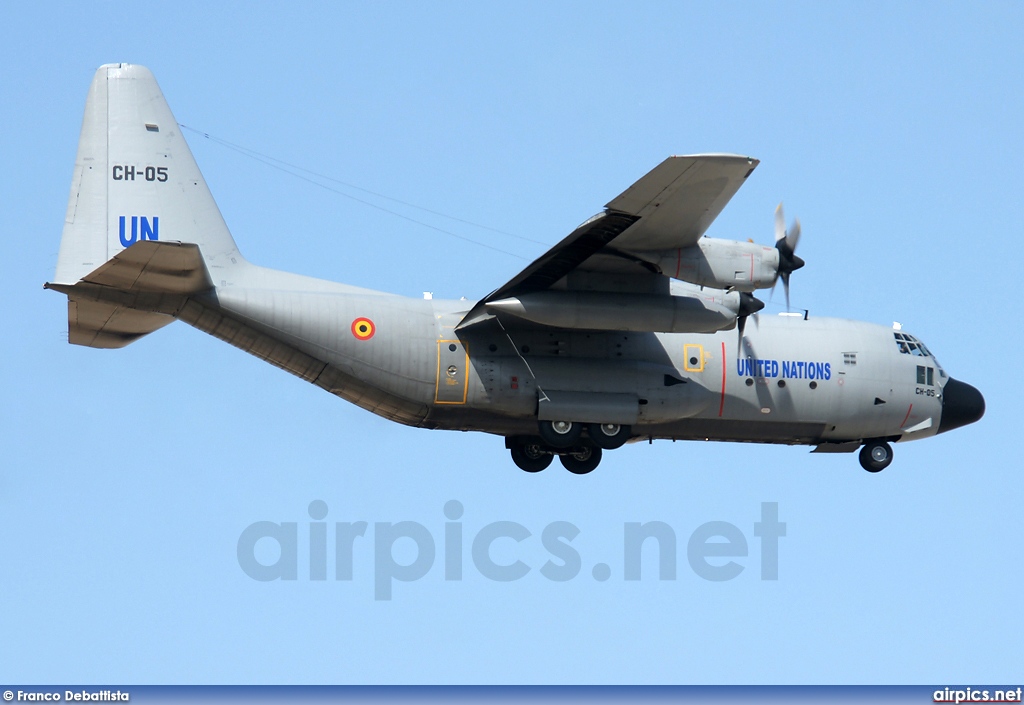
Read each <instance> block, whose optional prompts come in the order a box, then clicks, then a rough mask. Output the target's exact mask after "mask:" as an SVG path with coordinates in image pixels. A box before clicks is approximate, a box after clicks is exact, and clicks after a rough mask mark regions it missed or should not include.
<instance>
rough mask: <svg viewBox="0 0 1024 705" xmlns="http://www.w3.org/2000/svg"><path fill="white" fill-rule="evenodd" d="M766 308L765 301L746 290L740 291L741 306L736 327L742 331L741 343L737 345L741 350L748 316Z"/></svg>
mask: <svg viewBox="0 0 1024 705" xmlns="http://www.w3.org/2000/svg"><path fill="white" fill-rule="evenodd" d="M762 308H764V301H761V299H759V298H757V297H756V296H754V295H753V294H751V293H748V292H746V291H741V292H740V308H739V311H738V312H737V314H736V327H737V328H738V329H739V333H740V344H739V345H738V346H737V347H736V350H737V351H739V350H740V349H741V348H742V347H743V329H744V327H746V325H747V316H749V315H750V314H752V313H757V312H758V311H760V310H761V309H762Z"/></svg>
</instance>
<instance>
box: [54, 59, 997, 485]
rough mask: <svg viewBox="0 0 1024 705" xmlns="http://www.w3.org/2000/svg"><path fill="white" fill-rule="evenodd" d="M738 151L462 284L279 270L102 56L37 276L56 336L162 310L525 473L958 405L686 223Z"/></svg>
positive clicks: (921, 354) (913, 369)
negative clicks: (44, 273) (520, 264)
mask: <svg viewBox="0 0 1024 705" xmlns="http://www.w3.org/2000/svg"><path fill="white" fill-rule="evenodd" d="M757 165H758V160H756V159H753V158H751V157H746V156H740V155H731V154H700V155H692V156H674V157H669V158H668V159H666V160H665V161H663V162H662V163H660V164H659V165H658V166H656V167H655V168H654V169H652V170H651V171H650V172H649V173H647V174H646V175H645V176H643V177H642V178H640V180H638V181H637V182H636V183H634V184H633V185H632V186H630V187H629V188H628V189H626V190H625V191H624V192H623V193H621V194H620V195H619V196H617V197H615V198H614V199H612V200H611V201H610V202H609V203H608V204H607V205H606V206H605V208H604V209H603V210H602V211H601V212H600V213H598V214H597V215H595V216H594V217H592V218H590V219H589V220H587V221H585V222H584V223H583V224H582V225H580V226H579V227H578V228H576V230H574V231H573V232H572V233H570V234H569V235H568V236H567V237H565V238H564V239H563V240H562V241H561V242H559V243H558V244H556V245H555V246H554V247H552V248H551V249H549V250H548V251H547V252H545V253H544V254H543V255H541V256H540V257H539V258H538V259H536V260H535V261H534V262H532V263H531V264H530V265H529V266H527V267H526V268H525V269H524V270H523V271H522V272H520V273H519V274H517V275H516V276H515V277H513V278H512V279H511V280H510V281H508V282H507V283H505V284H503V285H502V286H500V287H498V288H497V289H495V290H494V291H492V292H491V293H489V294H487V295H486V296H484V297H483V298H481V299H480V300H479V301H465V300H459V301H452V300H440V299H434V298H432V297H428V296H427V295H424V298H423V299H416V298H407V297H402V296H398V295H394V294H388V293H383V292H379V291H373V290H369V289H363V288H358V287H354V286H349V285H346V284H339V283H333V282H328V281H324V280H320V279H314V278H311V277H306V276H301V275H298V274H291V273H288V272H283V271H277V270H273V269H268V268H265V267H261V266H257V265H255V264H252V263H250V262H249V261H247V260H246V259H245V258H244V257H242V255H241V253H240V252H239V250H238V247H237V246H236V245H235V241H234V239H233V238H232V236H231V234H230V232H229V230H228V228H227V225H226V224H225V222H224V219H223V217H222V216H221V213H220V211H219V210H218V208H217V205H216V203H215V202H214V199H213V196H212V194H211V193H210V191H209V189H208V187H207V185H206V182H205V181H204V180H203V177H202V175H201V174H200V172H199V168H198V166H197V165H196V162H195V160H194V159H193V157H192V154H191V152H190V150H189V148H188V145H187V143H186V142H185V139H184V137H183V136H182V134H181V130H180V128H179V125H178V123H177V122H176V121H175V119H174V116H173V115H172V114H171V110H170V108H169V107H168V105H167V102H166V101H165V99H164V96H163V94H162V93H161V91H160V88H159V87H158V85H157V83H156V80H155V79H154V77H153V75H152V73H150V71H149V70H148V69H146V68H144V67H142V66H138V65H132V64H125V63H121V64H107V65H104V66H102V67H100V68H99V69H98V70H97V72H96V74H95V77H94V79H93V81H92V84H91V87H90V89H89V94H88V97H87V100H86V107H85V116H84V119H83V123H82V130H81V135H80V139H79V144H78V153H77V158H76V161H75V168H74V175H73V178H72V186H71V193H70V198H69V201H68V208H67V215H66V218H65V224H64V229H63V234H62V238H61V244H60V251H59V254H58V259H57V267H56V273H55V275H54V280H53V281H52V282H48V283H46V284H45V285H44V288H47V289H52V290H55V291H58V292H60V293H63V294H66V295H67V297H68V341H69V342H70V343H72V344H75V345H84V346H89V347H94V348H121V347H124V346H126V345H128V344H130V343H132V342H134V341H136V340H138V339H139V338H141V337H143V336H145V335H147V334H149V333H151V332H153V331H155V330H157V329H159V328H161V327H163V326H165V325H167V324H169V323H171V322H173V321H175V320H181V321H184V322H185V323H187V324H189V325H191V326H194V327H195V328H197V329H199V330H201V331H203V332H205V333H208V334H210V335H213V336H215V337H217V338H220V339H221V340H223V341H225V342H228V343H230V344H231V345H234V346H235V347H237V348H240V349H241V350H244V351H245V352H248V353H251V354H252V355H255V356H256V357H259V358H261V359H263V360H266V361H267V362H269V363H271V364H273V365H276V366H277V367H280V368H282V369H284V370H286V371H288V372H290V373H292V374H293V375H296V376H297V377H299V378H301V379H303V380H305V381H307V382H310V383H312V384H315V385H317V386H318V387H321V388H322V389H324V390H326V391H328V392H330V393H331V394H335V395H337V396H339V397H341V398H342V399H345V400H347V401H349V402H352V403H353V404H356V405H358V406H360V407H362V408H363V409H366V410H368V411H370V412H372V413H374V414H378V415H379V416H382V417H384V418H387V419H390V420H392V421H397V422H399V423H402V424H407V425H409V426H416V427H421V428H428V429H446V430H459V431H481V432H484V433H490V434H494V435H497V436H501V437H503V438H504V439H505V447H506V448H507V449H508V450H509V451H510V452H511V456H512V460H513V461H514V463H515V464H516V465H517V466H518V467H519V468H521V469H522V470H525V471H527V472H539V471H541V470H544V469H545V468H546V467H548V466H549V465H550V464H551V463H552V461H553V458H554V457H556V456H557V457H558V458H559V459H560V461H561V463H562V465H563V466H564V467H565V468H566V469H567V470H569V471H570V472H572V473H575V474H580V475H582V474H586V473H589V472H590V471H592V470H594V469H595V468H596V467H597V465H598V463H599V462H600V461H601V457H602V451H610V450H613V449H616V448H619V447H621V446H622V445H623V444H625V443H628V442H637V441H649V442H653V441H654V440H656V439H671V440H705V441H739V442H754V443H774V444H789V445H808V446H814V450H813V452H820V453H853V452H856V451H857V450H858V449H860V454H859V459H860V463H861V465H862V466H863V467H864V469H866V470H868V471H870V472H878V471H880V470H883V469H884V468H886V467H887V466H888V465H889V464H890V463H891V462H892V459H893V450H892V446H891V443H894V442H897V441H898V442H904V441H910V440H916V439H921V438H927V437H929V436H933V435H935V434H938V433H943V432H946V431H950V430H952V429H955V428H959V427H961V426H964V425H967V424H970V423H973V422H975V421H978V420H979V419H980V418H981V417H982V415H983V414H984V412H985V400H984V398H983V396H982V394H981V393H980V392H979V391H978V390H977V389H976V388H974V387H972V386H971V385H969V384H966V383H964V382H961V381H959V380H956V379H954V378H952V377H950V376H948V375H947V373H946V371H945V370H944V369H943V367H942V366H941V365H939V363H938V361H937V360H936V359H935V356H934V355H933V354H932V352H931V351H930V350H929V349H928V348H927V347H926V346H925V344H924V343H923V342H921V341H920V340H919V339H917V338H916V337H914V336H913V335H910V334H909V333H906V332H904V331H903V330H901V327H900V326H899V325H894V326H893V327H892V328H889V327H885V326H880V325H875V324H871V323H865V322H858V321H850V320H841V319H833V318H819V317H816V316H810V315H809V314H807V313H806V312H804V313H802V314H801V313H792V312H789V311H787V313H786V314H782V315H778V316H769V315H766V314H762V313H761V310H762V309H763V307H764V303H763V302H762V301H760V300H759V299H757V298H756V297H755V296H754V292H755V291H758V290H761V289H774V287H775V285H776V283H777V282H778V280H779V279H781V280H782V283H783V288H784V290H785V293H786V300H787V309H788V308H789V307H788V301H789V282H790V276H791V274H792V273H793V272H795V271H797V270H798V269H800V268H801V267H802V266H803V265H804V261H803V260H802V259H801V258H800V257H798V256H797V255H796V248H797V245H798V242H799V239H800V226H799V221H797V222H796V223H794V225H793V226H791V227H790V228H789V229H787V228H786V227H785V219H784V217H783V214H782V209H781V206H780V207H779V209H778V210H777V211H776V213H775V230H776V242H775V244H774V246H766V245H759V244H756V243H754V242H752V241H745V242H734V241H729V240H722V239H713V238H709V237H706V236H705V232H706V231H707V229H708V227H709V226H710V225H711V224H712V222H713V221H714V220H715V218H716V217H717V216H718V214H719V213H720V212H721V211H722V209H723V208H724V207H725V205H726V204H727V203H728V202H729V200H730V199H731V198H732V196H733V195H734V194H735V193H736V191H737V190H738V189H739V188H740V186H742V185H743V183H744V182H745V181H746V179H747V178H748V177H749V176H750V175H751V173H752V172H753V171H754V169H755V168H756V167H757Z"/></svg>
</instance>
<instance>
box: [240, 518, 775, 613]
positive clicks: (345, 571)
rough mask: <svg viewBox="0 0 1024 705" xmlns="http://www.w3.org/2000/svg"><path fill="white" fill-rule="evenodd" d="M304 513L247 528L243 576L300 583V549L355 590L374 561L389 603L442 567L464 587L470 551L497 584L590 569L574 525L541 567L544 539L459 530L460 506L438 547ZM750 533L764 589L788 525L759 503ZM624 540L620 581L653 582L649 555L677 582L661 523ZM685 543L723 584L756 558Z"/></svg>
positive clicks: (726, 531) (697, 533) (408, 531)
mask: <svg viewBox="0 0 1024 705" xmlns="http://www.w3.org/2000/svg"><path fill="white" fill-rule="evenodd" d="M307 514H308V515H309V518H310V519H312V521H309V522H305V521H304V522H301V523H300V522H297V521H286V522H272V521H257V522H253V523H252V524H250V525H249V526H247V527H246V528H245V529H244V530H243V531H242V533H241V535H240V536H239V537H238V545H237V555H238V565H239V567H240V568H241V569H242V571H243V572H244V573H245V574H246V575H247V576H249V577H250V578H252V579H253V580H258V581H261V582H270V581H275V580H298V579H299V554H300V550H301V551H302V553H306V550H307V549H308V557H309V561H308V566H309V580H315V581H321V580H327V579H328V572H329V571H328V567H329V563H333V571H332V572H333V576H332V577H333V579H334V580H338V581H351V580H353V576H354V575H355V574H356V566H355V563H356V557H357V556H358V557H359V558H360V559H367V560H369V561H371V562H372V574H373V597H374V599H375V600H390V599H392V596H393V592H394V587H395V583H396V582H402V583H410V582H415V581H417V580H421V579H423V578H425V577H427V576H428V575H429V574H430V572H431V570H433V569H434V565H435V563H438V562H440V563H441V564H443V569H442V570H443V573H444V580H445V581H461V580H462V579H463V575H464V571H465V569H466V567H467V560H466V558H467V556H466V553H467V551H466V549H467V548H468V554H469V556H468V558H469V561H468V565H471V566H472V568H473V569H474V570H476V572H477V573H478V574H479V575H481V576H482V577H483V578H485V579H487V580H492V581H495V582H504V583H507V582H514V581H517V580H522V579H524V578H527V576H529V575H530V574H531V573H534V572H536V574H539V575H540V576H541V577H542V578H543V579H545V580H550V581H553V582H567V581H570V580H574V579H576V578H577V577H579V576H580V574H581V573H582V572H583V569H584V559H583V556H581V555H580V551H579V550H577V546H575V545H574V544H573V542H574V541H576V540H577V539H578V537H579V536H580V533H581V532H580V529H579V527H577V526H576V525H575V524H573V523H572V522H569V521H552V522H549V523H548V524H546V525H545V526H544V527H543V528H542V529H541V531H540V533H539V541H540V546H541V547H542V548H543V550H544V553H543V554H541V556H540V558H537V557H536V555H532V557H531V555H528V554H537V552H538V551H537V550H536V549H537V546H536V541H537V539H538V535H536V534H535V533H534V532H533V531H531V530H530V529H529V528H527V527H526V526H524V525H523V524H520V523H518V522H515V521H493V522H490V523H488V524H484V525H482V526H479V527H477V526H475V525H466V523H465V522H463V521H462V519H463V515H464V514H465V508H464V507H463V505H462V503H461V502H459V501H457V500H451V501H449V502H447V503H446V504H445V505H444V509H443V514H444V519H445V520H446V521H444V522H443V526H439V527H437V529H438V531H437V535H438V536H440V537H441V538H440V540H438V539H436V538H435V533H433V532H431V530H430V529H429V528H428V527H427V526H425V525H423V524H421V523H419V522H416V521H399V522H385V521H378V522H374V523H373V529H372V532H370V523H369V522H367V521H337V522H333V525H329V523H328V522H327V521H325V519H326V518H327V514H328V506H327V503H326V502H324V501H322V500H319V499H317V500H313V501H312V502H310V503H309V507H308V508H307ZM438 523H439V524H440V523H441V522H440V521H439V522H438ZM752 524H753V526H752V529H753V531H752V536H753V538H755V539H757V540H758V543H759V545H758V547H757V550H756V552H757V553H758V554H759V555H758V556H756V557H755V559H759V563H760V577H761V580H778V578H779V539H780V538H782V537H784V536H785V535H786V524H785V523H784V522H781V521H779V504H778V502H761V513H760V518H759V519H757V520H756V521H754V522H752ZM300 526H301V527H302V531H301V534H302V539H303V541H302V542H301V543H306V542H307V541H308V545H300ZM369 533H372V536H370V535H368V534H369ZM620 536H621V544H620V545H619V546H618V547H617V552H618V554H619V555H620V556H621V557H622V563H621V572H619V573H618V575H620V576H621V578H622V579H623V580H627V581H638V580H641V579H643V578H650V576H651V574H652V573H653V572H654V571H653V570H651V569H650V567H649V569H648V571H647V574H646V575H644V574H643V570H642V562H643V561H642V552H643V550H644V547H645V546H648V547H650V548H648V549H647V550H648V552H649V551H650V550H652V549H653V550H654V551H655V552H656V554H657V571H656V573H657V578H658V580H676V576H677V574H678V570H677V546H678V544H679V541H678V539H677V534H676V531H675V529H673V528H672V526H670V525H669V524H667V523H665V522H663V521H647V522H625V523H623V525H622V532H621V535H620ZM329 537H330V538H329ZM685 541H686V543H685V551H686V562H687V564H688V565H689V567H690V570H691V571H693V573H694V575H696V576H697V577H698V578H702V579H704V580H708V581H712V582H725V581H729V580H733V579H734V578H736V577H738V576H739V575H740V574H741V573H742V572H743V571H744V570H745V569H746V568H747V567H748V566H747V565H745V563H747V562H749V561H744V560H743V559H749V558H750V557H751V556H750V553H751V551H750V548H749V543H748V540H747V536H746V534H744V532H743V531H742V530H741V529H740V528H739V527H738V526H736V525H735V524H731V523H729V522H727V521H708V522H705V523H703V524H701V525H700V526H698V527H697V528H696V529H694V530H693V531H692V532H691V533H690V534H689V536H688V537H686V539H685ZM617 542H618V540H617ZM577 545H578V544H577ZM439 552H440V554H441V555H440V556H439V555H438V553H439ZM396 553H398V556H397V557H396ZM496 554H497V555H496ZM524 559H526V560H524ZM528 561H529V562H528ZM741 561H743V562H741ZM531 563H532V565H531ZM615 574H616V570H615V569H613V567H612V566H611V565H609V564H608V563H594V564H592V565H590V575H591V577H592V578H593V579H594V580H596V581H598V582H604V581H607V580H609V579H611V578H612V577H614V576H615Z"/></svg>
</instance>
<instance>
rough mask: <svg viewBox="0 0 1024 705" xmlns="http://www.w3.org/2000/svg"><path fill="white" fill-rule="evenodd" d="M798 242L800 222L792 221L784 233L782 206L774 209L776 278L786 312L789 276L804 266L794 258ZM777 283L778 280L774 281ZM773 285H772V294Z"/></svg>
mask: <svg viewBox="0 0 1024 705" xmlns="http://www.w3.org/2000/svg"><path fill="white" fill-rule="evenodd" d="M799 242H800V220H799V219H797V220H794V221H793V225H792V227H790V229H789V231H788V232H787V231H786V219H785V217H784V216H783V214H782V204H781V203H780V204H779V206H778V208H776V209H775V249H776V250H778V251H779V271H778V277H779V278H781V279H782V288H783V290H784V291H785V292H786V310H787V311H788V310H789V275H790V274H792V273H793V272H795V271H796V270H798V269H800V268H801V267H803V266H804V261H803V260H802V259H800V258H799V257H797V256H796V246H797V244H798V243H799ZM776 281H778V279H776ZM774 292H775V285H774V284H772V293H774Z"/></svg>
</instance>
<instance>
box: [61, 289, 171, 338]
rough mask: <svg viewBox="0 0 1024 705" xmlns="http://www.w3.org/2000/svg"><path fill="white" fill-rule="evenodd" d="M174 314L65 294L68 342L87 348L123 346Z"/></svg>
mask: <svg viewBox="0 0 1024 705" xmlns="http://www.w3.org/2000/svg"><path fill="white" fill-rule="evenodd" d="M173 322H174V318H173V317H172V316H168V315H166V314H163V313H149V312H148V311H136V310H135V309H131V308H125V307H124V306H118V305H117V304H110V303H106V302H103V301H87V300H86V301H79V300H77V299H75V298H74V297H73V296H72V297H69V298H68V342H69V343H71V344H72V345H84V346H86V347H88V348H123V347H124V346H126V345H128V344H129V343H134V342H135V341H136V340H138V339H139V338H141V337H142V336H144V335H148V334H149V333H152V332H153V331H155V330H157V329H158V328H163V327H164V326H166V325H167V324H168V323H173Z"/></svg>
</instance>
